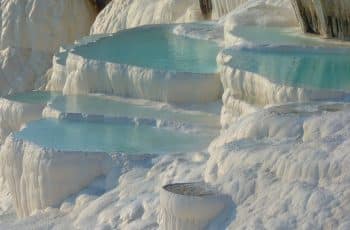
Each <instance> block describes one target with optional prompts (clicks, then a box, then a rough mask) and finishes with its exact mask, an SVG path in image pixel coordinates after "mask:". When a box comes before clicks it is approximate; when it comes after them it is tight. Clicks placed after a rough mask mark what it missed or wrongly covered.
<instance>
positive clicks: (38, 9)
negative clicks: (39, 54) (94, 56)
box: [0, 0, 95, 53]
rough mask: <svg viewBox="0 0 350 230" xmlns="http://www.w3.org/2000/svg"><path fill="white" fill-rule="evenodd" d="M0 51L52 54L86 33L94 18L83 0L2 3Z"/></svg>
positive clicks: (7, 1) (9, 0)
mask: <svg viewBox="0 0 350 230" xmlns="http://www.w3.org/2000/svg"><path fill="white" fill-rule="evenodd" d="M0 8H1V11H0V12H1V14H0V17H1V20H0V21H1V25H0V48H2V49H4V48H6V47H9V46H10V47H20V48H29V49H33V50H40V51H45V52H50V53H52V52H54V51H55V50H56V49H57V48H58V47H59V46H60V45H62V44H66V43H71V42H73V41H74V40H75V39H77V38H79V37H81V36H84V35H86V34H87V32H88V31H89V28H90V25H91V24H92V21H93V20H94V17H95V12H94V9H93V8H92V7H91V5H90V4H89V2H87V1H86V0H76V1H70V0H62V1H56V0H28V1H21V0H3V1H1V3H0Z"/></svg>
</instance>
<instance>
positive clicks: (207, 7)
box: [199, 0, 213, 19]
mask: <svg viewBox="0 0 350 230" xmlns="http://www.w3.org/2000/svg"><path fill="white" fill-rule="evenodd" d="M199 5H200V7H201V11H202V15H203V17H204V18H205V19H211V13H212V10H213V5H212V3H211V0H199Z"/></svg>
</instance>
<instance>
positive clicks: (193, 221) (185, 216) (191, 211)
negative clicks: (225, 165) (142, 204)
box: [160, 183, 227, 229]
mask: <svg viewBox="0 0 350 230" xmlns="http://www.w3.org/2000/svg"><path fill="white" fill-rule="evenodd" d="M226 202H227V198H226V197H224V196H222V195H220V194H219V193H217V192H216V191H215V189H213V188H211V187H209V186H208V185H206V184H204V183H178V184H169V185H165V186H163V188H162V189H161V192H160V205H161V210H162V214H161V218H160V219H161V221H160V222H161V226H162V228H164V229H205V227H206V226H207V225H208V223H209V222H210V221H211V220H213V219H214V218H215V217H217V216H218V215H219V214H220V212H222V211H223V210H224V208H225V203H226Z"/></svg>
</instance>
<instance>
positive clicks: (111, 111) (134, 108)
mask: <svg viewBox="0 0 350 230" xmlns="http://www.w3.org/2000/svg"><path fill="white" fill-rule="evenodd" d="M50 106H51V107H52V108H54V109H56V110H59V111H62V112H67V113H84V114H94V115H106V116H119V117H131V118H134V117H137V118H153V119H160V120H166V121H177V122H182V123H187V124H194V125H202V126H209V127H219V115H218V114H213V113H207V112H202V111H190V110H184V109H176V108H174V107H171V108H169V106H167V105H165V104H159V103H153V102H144V101H142V102H140V103H136V102H133V103H132V102H130V101H125V100H120V98H117V97H106V96H99V95H90V96H60V97H56V98H55V99H54V100H53V101H52V102H51V105H50Z"/></svg>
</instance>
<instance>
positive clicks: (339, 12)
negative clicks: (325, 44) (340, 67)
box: [291, 0, 350, 40]
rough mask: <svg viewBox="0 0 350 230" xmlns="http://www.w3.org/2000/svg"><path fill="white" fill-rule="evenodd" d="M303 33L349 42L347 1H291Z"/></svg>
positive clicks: (349, 3) (349, 14) (349, 6)
mask: <svg viewBox="0 0 350 230" xmlns="http://www.w3.org/2000/svg"><path fill="white" fill-rule="evenodd" d="M291 1H292V4H293V7H294V10H295V12H296V15H297V18H298V20H299V22H300V25H301V27H302V29H303V31H304V32H306V33H315V34H320V35H322V36H324V37H326V38H338V39H341V40H350V1H349V0H291Z"/></svg>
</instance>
